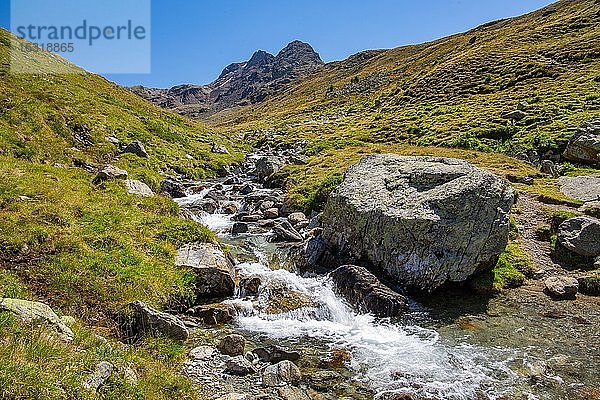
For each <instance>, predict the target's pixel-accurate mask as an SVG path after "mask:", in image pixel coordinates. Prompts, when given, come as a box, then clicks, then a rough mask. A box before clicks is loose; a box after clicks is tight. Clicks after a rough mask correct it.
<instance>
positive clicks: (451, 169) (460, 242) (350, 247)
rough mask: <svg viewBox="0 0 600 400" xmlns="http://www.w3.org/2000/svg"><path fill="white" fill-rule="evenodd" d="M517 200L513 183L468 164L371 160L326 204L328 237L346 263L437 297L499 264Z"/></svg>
mask: <svg viewBox="0 0 600 400" xmlns="http://www.w3.org/2000/svg"><path fill="white" fill-rule="evenodd" d="M514 198H515V195H514V190H513V189H512V187H511V186H510V184H509V183H508V182H505V181H504V180H502V179H501V178H499V177H498V176H496V175H493V174H491V173H489V172H487V171H484V170H482V169H479V168H477V167H475V166H473V165H472V164H470V163H468V162H466V161H464V160H457V159H450V158H437V157H403V156H398V155H393V154H379V155H373V156H368V157H365V158H364V159H363V160H362V161H360V162H359V163H358V164H356V165H354V166H353V167H351V168H350V169H349V170H348V171H347V172H346V175H345V178H344V181H343V182H342V184H341V185H340V187H339V188H338V189H337V190H336V191H335V192H334V193H332V195H331V196H330V198H329V200H328V201H327V205H326V207H325V211H324V212H323V215H322V216H321V223H322V225H323V234H322V237H323V239H324V240H325V241H326V242H327V243H329V244H330V246H331V249H332V250H333V251H334V253H335V254H336V255H337V256H338V258H339V259H341V260H343V261H345V263H349V264H351V263H359V262H361V263H362V262H363V261H364V262H366V263H368V264H369V266H373V267H376V268H378V269H381V270H383V271H385V272H386V273H387V274H388V275H389V276H390V277H391V278H393V279H394V280H395V281H397V282H398V283H399V284H401V285H403V286H407V287H413V288H417V289H422V290H428V291H431V290H434V289H436V288H438V287H440V286H441V285H442V284H444V283H445V282H462V281H464V280H466V279H467V278H468V277H470V276H471V275H472V274H474V273H475V272H477V271H482V270H487V269H491V268H493V267H494V266H495V265H496V262H497V261H498V257H499V255H500V253H502V251H503V250H504V248H505V247H506V244H507V242H508V228H509V211H510V209H511V207H512V205H513V202H514Z"/></svg>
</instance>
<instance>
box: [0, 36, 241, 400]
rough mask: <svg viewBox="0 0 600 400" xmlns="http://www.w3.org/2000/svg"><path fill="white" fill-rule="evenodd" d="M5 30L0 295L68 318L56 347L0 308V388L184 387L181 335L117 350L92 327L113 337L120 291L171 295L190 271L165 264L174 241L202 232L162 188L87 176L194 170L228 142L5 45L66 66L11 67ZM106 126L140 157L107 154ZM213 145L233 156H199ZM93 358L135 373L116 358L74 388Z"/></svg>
mask: <svg viewBox="0 0 600 400" xmlns="http://www.w3.org/2000/svg"><path fill="white" fill-rule="evenodd" d="M10 40H11V37H10V35H9V34H8V33H7V32H6V31H0V61H1V62H2V64H1V66H0V221H1V222H0V297H17V298H24V299H30V300H41V301H44V302H46V303H47V304H49V305H50V306H52V307H53V308H54V309H55V310H56V311H57V312H59V313H60V314H63V315H65V314H68V315H71V316H73V317H75V318H76V320H77V322H76V326H75V328H74V330H75V332H76V339H75V341H74V342H73V343H72V344H65V343H62V342H57V341H56V340H54V339H52V338H51V337H49V336H48V335H47V334H46V333H44V329H43V328H41V327H39V326H37V325H36V324H31V325H22V324H20V323H18V321H16V320H15V319H14V318H13V317H11V316H10V315H8V314H7V313H0V336H1V337H2V340H1V341H0V354H1V356H0V365H1V367H0V399H36V398H39V399H49V398H65V399H66V398H69V399H75V398H99V397H101V398H118V399H123V398H157V399H159V398H161V399H162V398H183V397H186V398H194V396H195V394H194V391H193V390H192V388H191V387H190V384H189V383H188V382H187V381H186V380H185V379H184V378H182V377H181V376H179V374H178V370H179V367H178V365H179V362H180V361H181V355H182V354H183V353H182V352H183V348H181V346H178V345H176V344H174V343H171V342H169V341H168V340H165V339H148V341H147V342H146V343H143V344H140V345H139V346H136V347H132V348H122V346H120V345H119V344H118V343H114V342H113V343H110V344H108V345H107V344H104V342H103V341H101V340H98V339H95V336H94V335H95V334H102V335H104V336H107V337H109V338H110V337H114V336H115V335H116V334H117V330H116V329H115V316H116V315H117V312H118V311H119V309H120V308H121V307H122V306H123V305H124V304H126V303H128V302H131V301H133V300H137V299H139V300H143V301H145V302H148V303H149V304H152V305H154V306H156V307H161V306H162V305H164V304H166V303H168V302H170V301H180V300H181V299H185V297H186V296H187V295H188V294H189V293H190V291H191V278H190V276H189V275H188V274H187V273H185V272H184V271H182V270H179V269H177V268H176V267H175V264H174V254H175V250H176V248H177V247H178V246H180V245H181V244H183V243H185V242H190V241H204V240H208V239H212V233H210V232H209V231H208V230H207V229H206V228H204V227H203V226H201V225H199V224H196V223H194V222H191V221H187V220H183V219H180V218H178V212H179V210H178V207H177V205H176V204H175V203H174V202H173V201H172V200H170V199H168V198H166V197H163V196H155V197H153V198H140V197H136V196H134V195H129V194H127V192H126V189H125V186H124V183H123V182H120V181H117V182H107V183H105V184H101V185H95V184H93V183H92V180H93V178H94V175H95V171H94V170H95V169H97V168H98V167H100V166H103V165H105V164H107V163H111V164H114V165H116V166H118V167H120V168H123V169H125V170H127V171H128V172H129V176H130V177H131V178H132V179H139V180H142V181H144V182H146V183H147V184H148V185H149V186H150V187H151V188H153V189H154V190H157V189H158V187H159V184H160V181H161V180H162V179H163V175H164V174H185V175H187V176H189V177H193V178H201V177H203V176H206V175H210V174H213V173H214V171H216V170H218V169H219V168H220V167H222V166H223V165H225V164H228V163H231V162H234V161H237V160H239V159H240V157H241V153H240V152H239V149H236V145H235V144H234V143H231V142H229V141H228V140H227V139H226V138H225V137H223V136H220V135H216V134H214V133H211V132H210V131H209V129H207V128H206V127H205V126H203V125H202V124H200V123H196V122H192V121H190V120H187V119H185V118H182V117H179V116H176V115H174V114H172V113H169V112H167V111H164V110H161V109H159V108H157V107H155V106H153V105H151V104H149V103H147V102H145V101H143V100H141V99H140V98H138V97H137V96H135V95H133V94H131V93H129V92H128V91H127V90H124V89H122V88H120V87H119V86H117V85H115V84H113V83H110V82H108V81H107V80H105V79H104V78H102V77H100V76H97V75H94V74H90V73H86V72H85V71H82V70H80V69H78V68H77V67H75V66H73V65H70V64H68V63H67V62H66V61H64V60H62V59H60V58H58V57H56V56H53V55H50V54H48V53H37V54H20V55H19V56H20V57H22V58H23V60H24V62H29V63H36V64H37V65H38V66H40V68H41V69H42V70H44V71H55V70H56V69H57V68H59V69H60V68H62V69H63V70H65V69H68V70H70V71H71V72H72V73H69V74H52V73H43V74H37V75H33V74H26V75H15V74H11V72H10V70H9V46H10ZM106 136H114V137H116V138H118V139H119V141H120V142H121V143H123V144H127V143H129V142H130V141H132V140H135V139H137V140H140V141H141V142H142V143H143V144H144V145H145V147H146V150H147V151H148V153H149V154H150V157H149V158H148V159H143V158H140V157H137V156H135V155H132V154H126V155H121V153H120V149H119V148H118V146H116V145H114V144H111V143H109V142H108V141H106V140H105V137H106ZM213 142H218V143H221V144H224V145H226V146H227V147H228V148H229V149H230V150H231V151H232V154H233V155H215V154H212V153H211V152H210V147H211V144H212V143H213ZM101 360H108V361H112V362H113V363H114V364H115V365H116V366H117V367H118V368H121V367H122V368H125V366H129V367H130V368H132V369H133V370H135V371H136V372H137V375H138V377H139V382H138V384H137V385H131V384H129V383H127V382H126V379H125V377H124V375H123V373H122V371H123V369H121V372H119V373H117V374H115V377H114V378H111V379H112V380H113V382H112V384H111V385H109V387H110V389H106V390H107V391H106V392H103V393H99V394H97V395H93V394H90V393H86V392H84V391H83V390H82V389H81V383H82V381H83V380H84V379H85V378H86V376H87V374H88V373H89V372H90V371H92V370H93V369H94V368H95V366H96V364H97V362H98V361H101Z"/></svg>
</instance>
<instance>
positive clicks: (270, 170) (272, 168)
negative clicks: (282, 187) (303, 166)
mask: <svg viewBox="0 0 600 400" xmlns="http://www.w3.org/2000/svg"><path fill="white" fill-rule="evenodd" d="M284 164H285V163H284V160H283V159H281V158H280V157H277V156H262V157H259V158H258V159H257V160H256V175H257V176H258V179H259V180H260V181H261V182H265V181H267V180H268V179H269V178H270V177H271V176H273V174H275V173H276V172H278V171H279V170H280V169H281V168H283V166H284Z"/></svg>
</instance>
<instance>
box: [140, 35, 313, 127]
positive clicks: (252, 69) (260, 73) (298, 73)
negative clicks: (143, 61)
mask: <svg viewBox="0 0 600 400" xmlns="http://www.w3.org/2000/svg"><path fill="white" fill-rule="evenodd" d="M323 65H324V62H323V60H321V57H320V56H319V54H318V53H317V52H316V51H315V50H314V49H313V48H312V46H311V45H309V44H308V43H304V42H301V41H299V40H295V41H293V42H291V43H289V44H288V45H287V46H285V47H284V48H283V49H282V50H281V51H280V52H279V53H278V54H277V56H274V55H272V54H270V53H268V52H266V51H264V50H258V51H256V52H254V54H253V55H252V57H251V58H250V60H248V61H246V62H239V63H233V64H230V65H228V66H227V67H225V68H224V69H223V72H221V75H219V77H218V78H217V79H216V80H215V81H214V82H212V83H210V84H208V85H203V86H198V85H179V86H175V87H173V88H171V89H152V88H141V87H132V88H130V89H131V91H132V92H134V93H136V94H138V95H139V96H141V97H143V98H145V99H147V100H150V101H152V102H153V103H155V104H157V105H159V106H161V107H165V108H168V109H171V110H175V111H177V112H179V113H181V114H184V115H188V116H191V117H199V116H201V115H203V114H207V113H211V112H215V111H220V110H223V109H226V108H230V107H237V106H244V105H248V104H255V103H259V102H261V101H263V100H264V99H265V98H266V97H268V96H270V95H273V94H278V93H281V92H282V91H283V90H285V89H286V88H287V87H288V86H289V85H290V84H291V83H292V82H293V81H295V80H298V79H302V78H305V77H307V76H309V75H310V74H312V73H314V72H315V71H317V70H318V69H319V68H321V66H323Z"/></svg>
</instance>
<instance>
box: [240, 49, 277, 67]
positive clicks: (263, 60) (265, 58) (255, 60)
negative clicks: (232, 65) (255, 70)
mask: <svg viewBox="0 0 600 400" xmlns="http://www.w3.org/2000/svg"><path fill="white" fill-rule="evenodd" d="M274 60H275V56H274V55H272V54H270V53H267V52H266V51H263V50H258V51H256V52H255V53H254V54H253V55H252V58H250V60H249V61H248V63H247V64H246V66H247V67H254V66H257V67H261V66H264V65H267V64H270V63H272V62H273V61H274Z"/></svg>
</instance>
